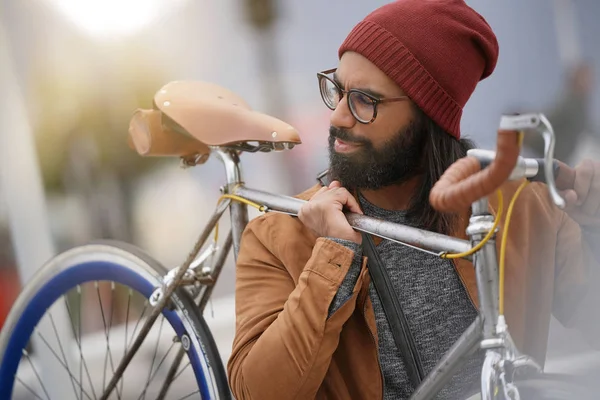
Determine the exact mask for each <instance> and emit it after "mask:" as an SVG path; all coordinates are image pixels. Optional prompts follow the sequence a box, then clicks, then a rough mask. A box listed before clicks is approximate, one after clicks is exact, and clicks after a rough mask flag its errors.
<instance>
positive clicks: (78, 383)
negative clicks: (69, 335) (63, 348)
mask: <svg viewBox="0 0 600 400" xmlns="http://www.w3.org/2000/svg"><path fill="white" fill-rule="evenodd" d="M36 333H37V334H38V336H39V337H40V339H42V341H43V342H44V344H45V345H46V347H48V349H49V350H50V351H51V352H52V354H53V355H54V357H56V360H57V361H58V362H59V363H60V365H62V366H63V367H64V368H65V369H66V371H67V373H68V374H69V377H70V378H71V382H73V381H74V382H75V383H77V385H78V386H79V387H80V388H81V389H82V390H83V386H82V385H81V382H78V381H77V379H75V377H74V376H73V374H72V373H71V370H69V367H68V366H67V365H66V364H63V362H62V361H61V360H60V358H59V357H58V354H56V352H55V351H54V349H53V348H52V347H51V346H50V343H48V341H46V339H44V337H43V336H42V335H41V334H40V332H39V331H36ZM83 394H85V395H86V396H87V398H88V399H90V400H91V399H92V398H91V397H90V395H89V394H87V392H85V391H84V392H83Z"/></svg>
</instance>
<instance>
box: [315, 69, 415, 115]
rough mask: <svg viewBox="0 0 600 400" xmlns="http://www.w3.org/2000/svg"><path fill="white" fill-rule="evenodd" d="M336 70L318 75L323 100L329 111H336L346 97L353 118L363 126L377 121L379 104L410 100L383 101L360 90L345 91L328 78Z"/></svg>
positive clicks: (402, 97) (390, 99)
mask: <svg viewBox="0 0 600 400" xmlns="http://www.w3.org/2000/svg"><path fill="white" fill-rule="evenodd" d="M336 70H337V68H334V69H330V70H327V71H323V72H319V73H318V74H317V78H318V79H319V90H320V91H321V98H322V99H323V102H325V105H326V106H327V107H328V108H329V109H331V110H335V109H336V108H337V106H338V104H340V101H342V97H344V95H346V97H347V102H348V108H349V109H350V112H351V113H352V116H353V117H354V118H355V119H356V120H357V121H358V122H360V123H361V124H370V123H372V122H373V121H375V118H376V117H377V106H378V105H379V104H381V103H388V102H393V101H400V100H408V99H409V98H408V96H401V97H390V98H385V99H381V98H378V97H376V96H373V95H372V94H369V93H366V92H364V91H362V90H359V89H350V90H344V89H342V88H341V87H340V86H339V85H338V84H337V83H336V82H335V81H334V80H333V79H332V78H331V77H329V76H328V75H329V74H332V73H334V72H335V71H336Z"/></svg>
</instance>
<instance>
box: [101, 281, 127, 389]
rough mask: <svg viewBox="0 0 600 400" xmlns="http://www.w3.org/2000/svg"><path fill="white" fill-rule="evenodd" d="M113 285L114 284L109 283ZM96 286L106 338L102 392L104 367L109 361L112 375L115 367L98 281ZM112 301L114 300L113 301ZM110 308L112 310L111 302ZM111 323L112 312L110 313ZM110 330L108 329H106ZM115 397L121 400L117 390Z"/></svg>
mask: <svg viewBox="0 0 600 400" xmlns="http://www.w3.org/2000/svg"><path fill="white" fill-rule="evenodd" d="M111 283H112V284H113V285H114V282H111ZM95 285H96V293H97V294H98V303H100V314H102V324H103V325H104V337H106V354H105V355H104V368H103V369H102V391H104V390H105V389H106V366H107V365H108V363H109V360H110V366H111V369H112V373H113V375H114V373H115V367H114V364H113V360H112V353H111V351H110V342H109V340H110V339H109V333H108V331H107V327H106V316H105V315H104V306H103V305H102V297H101V296H100V284H99V283H98V281H96V282H95ZM113 300H114V299H113ZM111 308H112V302H111ZM111 322H112V312H111ZM108 329H110V328H108ZM122 378H123V377H121V378H120V379H122ZM116 392H117V397H118V398H119V400H120V399H121V394H120V393H119V391H118V390H117V391H116Z"/></svg>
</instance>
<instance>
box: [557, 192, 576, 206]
mask: <svg viewBox="0 0 600 400" xmlns="http://www.w3.org/2000/svg"><path fill="white" fill-rule="evenodd" d="M560 195H561V196H562V198H563V199H564V200H565V202H566V203H567V208H568V209H571V208H573V207H575V206H576V205H577V193H576V192H575V190H573V189H569V190H563V191H562V192H560Z"/></svg>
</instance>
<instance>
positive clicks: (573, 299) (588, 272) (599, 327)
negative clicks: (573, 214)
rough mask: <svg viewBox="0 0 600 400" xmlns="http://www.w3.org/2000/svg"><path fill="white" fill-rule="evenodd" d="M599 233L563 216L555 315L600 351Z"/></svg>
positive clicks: (557, 249)
mask: <svg viewBox="0 0 600 400" xmlns="http://www.w3.org/2000/svg"><path fill="white" fill-rule="evenodd" d="M599 249H600V234H597V233H594V232H592V231H588V230H585V229H582V228H581V227H580V226H579V225H578V224H577V223H576V222H575V221H573V220H572V219H571V218H569V217H568V215H567V214H565V213H563V216H562V223H561V226H560V229H559V231H558V239H557V248H556V267H555V285H554V302H553V314H554V316H555V317H556V318H557V319H558V320H559V321H560V322H561V324H563V325H564V326H565V327H568V328H575V329H577V330H579V331H580V332H581V333H582V335H583V337H584V338H585V339H586V341H587V342H588V343H589V344H590V345H591V346H593V347H595V348H600V251H599Z"/></svg>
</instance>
